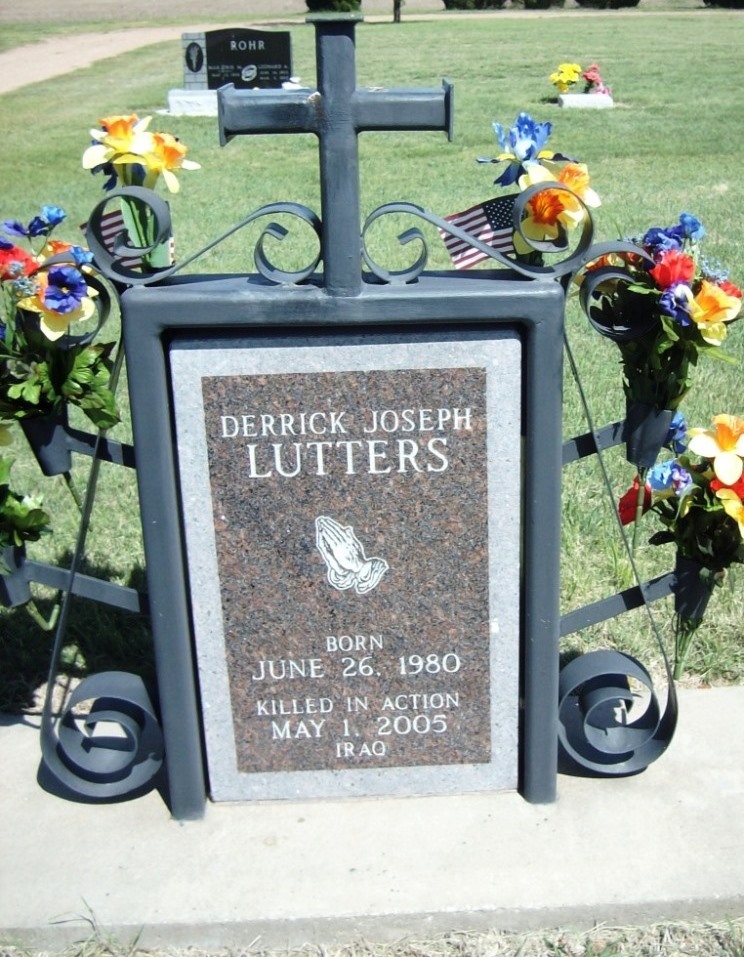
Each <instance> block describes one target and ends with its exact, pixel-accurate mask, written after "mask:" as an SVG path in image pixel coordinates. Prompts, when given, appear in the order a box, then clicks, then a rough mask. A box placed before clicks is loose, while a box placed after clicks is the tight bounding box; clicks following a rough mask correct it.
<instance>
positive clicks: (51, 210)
mask: <svg viewBox="0 0 744 957" xmlns="http://www.w3.org/2000/svg"><path fill="white" fill-rule="evenodd" d="M41 218H42V219H43V220H44V222H45V223H47V224H48V226H49V227H50V229H54V227H55V226H59V224H60V223H61V222H63V221H64V220H65V219H67V213H66V212H65V211H64V209H60V208H59V206H42V207H41Z"/></svg>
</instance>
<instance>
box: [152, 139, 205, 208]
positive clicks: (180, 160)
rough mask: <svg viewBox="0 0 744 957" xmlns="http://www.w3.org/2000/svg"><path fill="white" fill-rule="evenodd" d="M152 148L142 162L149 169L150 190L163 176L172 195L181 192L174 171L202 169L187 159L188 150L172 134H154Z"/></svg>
mask: <svg viewBox="0 0 744 957" xmlns="http://www.w3.org/2000/svg"><path fill="white" fill-rule="evenodd" d="M151 140H152V143H151V146H152V148H151V149H150V150H149V151H148V152H147V153H145V154H144V155H143V157H142V161H143V162H144V165H145V166H146V168H147V175H146V177H145V185H146V186H148V187H149V188H152V186H153V185H154V183H155V180H156V179H157V178H158V176H160V175H162V177H163V180H164V182H165V185H166V186H167V187H168V189H169V190H170V192H171V193H177V192H178V191H179V189H180V188H181V187H180V183H179V182H178V179H177V178H176V175H175V173H174V172H173V171H174V170H177V169H201V167H200V166H199V164H198V163H195V162H194V161H193V160H188V159H186V158H185V156H186V152H187V148H186V146H184V144H183V143H180V142H179V141H178V140H177V139H176V138H175V136H171V134H170V133H153V134H152V136H151Z"/></svg>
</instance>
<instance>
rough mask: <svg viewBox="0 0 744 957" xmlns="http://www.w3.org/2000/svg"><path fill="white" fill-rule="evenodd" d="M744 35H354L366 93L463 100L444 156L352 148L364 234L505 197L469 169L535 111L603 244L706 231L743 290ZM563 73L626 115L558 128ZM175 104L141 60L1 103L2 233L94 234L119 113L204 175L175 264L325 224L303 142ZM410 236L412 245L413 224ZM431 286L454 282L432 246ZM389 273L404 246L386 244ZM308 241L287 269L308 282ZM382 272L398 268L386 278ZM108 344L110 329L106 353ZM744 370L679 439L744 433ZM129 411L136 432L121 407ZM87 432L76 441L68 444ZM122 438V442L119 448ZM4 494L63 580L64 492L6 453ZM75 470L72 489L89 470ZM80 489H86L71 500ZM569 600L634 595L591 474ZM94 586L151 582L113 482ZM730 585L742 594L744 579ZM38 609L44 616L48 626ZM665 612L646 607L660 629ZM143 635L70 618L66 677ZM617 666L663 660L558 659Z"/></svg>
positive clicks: (726, 615)
mask: <svg viewBox="0 0 744 957" xmlns="http://www.w3.org/2000/svg"><path fill="white" fill-rule="evenodd" d="M291 32H292V49H293V60H294V71H295V72H296V73H297V74H298V75H299V76H300V77H301V78H302V79H303V80H304V81H305V82H307V83H309V84H313V83H314V76H315V65H314V42H313V32H312V30H311V28H310V27H308V26H306V25H304V24H303V25H298V26H296V27H293V28H292V30H291ZM743 41H744V19H743V18H742V15H741V14H740V13H737V12H735V11H723V10H701V11H699V12H690V11H685V12H683V13H675V12H673V11H670V12H669V13H667V14H666V15H665V16H663V17H659V16H649V17H648V18H644V17H643V16H640V15H633V16H627V17H626V16H623V13H622V12H607V13H603V14H592V15H589V16H580V15H577V14H576V13H574V12H571V15H570V16H566V17H565V18H561V17H552V18H540V17H525V18H520V19H516V18H508V19H507V18H504V19H499V18H497V17H496V18H493V19H489V20H476V19H468V18H467V17H464V16H463V17H460V18H458V19H456V20H444V19H442V20H437V21H434V22H417V23H414V22H406V21H405V19H404V22H403V23H402V24H400V25H397V26H396V25H393V24H388V23H384V24H363V25H361V26H360V27H359V28H358V30H357V66H358V74H359V83H360V85H370V86H387V87H393V86H394V87H422V86H423V87H438V86H439V85H440V82H441V78H442V77H443V76H446V77H448V78H449V79H450V80H452V81H453V82H454V84H455V138H454V142H452V143H448V142H447V141H446V139H445V137H444V136H443V135H442V134H436V133H374V134H365V135H363V136H362V137H361V163H362V168H361V180H362V207H363V208H362V214H363V216H364V215H366V214H367V213H369V212H370V211H371V210H372V209H374V208H375V207H376V206H378V205H379V204H380V203H383V202H386V201H392V200H408V201H412V202H415V203H417V204H419V205H421V206H424V207H426V208H428V209H430V210H432V211H433V212H435V213H438V214H440V215H446V214H447V213H450V212H453V211H455V210H456V209H463V208H465V207H466V206H468V205H472V204H473V203H475V202H476V201H478V200H481V199H487V198H489V197H491V196H494V195H497V193H498V187H493V186H492V181H493V175H494V169H495V167H490V166H482V165H478V164H477V163H476V158H477V157H482V156H492V155H494V154H495V153H496V152H497V151H498V147H497V143H496V139H495V137H494V136H493V133H492V131H491V123H492V121H493V120H498V121H500V122H502V123H504V124H506V125H510V124H511V122H512V121H513V120H514V118H515V116H516V115H517V113H518V112H520V111H522V110H525V111H527V112H529V113H531V114H532V115H533V116H534V117H535V118H536V119H539V120H550V121H552V123H553V124H554V131H553V136H552V139H551V144H550V145H551V146H552V147H553V148H555V149H557V150H560V151H563V152H566V153H569V154H570V155H572V156H574V157H576V158H578V159H580V160H582V161H584V162H586V163H587V164H588V166H589V169H590V172H591V174H592V183H593V186H594V187H595V189H596V190H597V191H598V193H599V195H600V196H601V198H602V201H603V205H602V206H601V208H600V209H599V210H597V211H596V216H595V224H596V238H597V239H612V238H616V237H618V236H621V235H638V234H641V233H643V232H644V231H645V230H646V229H647V228H648V227H650V226H652V225H662V226H663V225H668V224H671V223H672V222H675V221H676V220H677V217H678V215H679V213H680V212H681V211H683V210H687V211H689V212H692V213H694V214H695V215H697V216H698V217H699V218H700V219H701V220H702V221H703V222H704V224H705V227H706V229H707V232H708V237H707V240H706V249H707V253H708V255H709V256H710V257H713V258H719V259H720V260H722V261H723V262H724V263H725V264H726V265H727V266H728V267H730V269H731V278H732V280H733V281H735V282H738V283H739V284H741V283H742V282H744V246H743V242H742V231H741V225H740V224H741V223H742V222H743V221H744V182H743V177H742V166H741V159H740V157H741V146H742V139H743V136H744V134H743V133H742V130H744V125H743V123H742V121H743V120H744V109H743V108H742V105H741V97H740V92H739V81H740V78H741V47H742V42H743ZM566 59H570V60H577V61H578V62H580V63H581V64H582V65H584V66H587V65H589V64H590V63H592V62H595V61H596V62H598V63H599V64H600V66H601V67H602V74H603V76H604V78H605V80H606V82H607V83H608V84H609V85H610V86H611V87H612V90H613V93H614V96H615V100H616V109H614V110H611V111H607V110H601V111H595V110H574V111H572V110H561V109H559V108H558V107H557V105H556V104H555V103H554V102H552V97H553V90H552V88H551V86H550V84H549V81H548V75H549V74H550V73H551V72H552V71H553V70H554V69H555V67H556V66H557V64H558V63H559V62H561V61H564V60H566ZM181 84H182V76H181V66H180V48H179V44H178V42H172V43H164V44H159V45H156V46H151V47H147V48H144V49H141V50H138V51H135V52H133V53H130V54H127V55H125V56H121V57H118V58H115V59H110V60H107V61H104V62H102V63H99V64H97V65H95V66H93V67H91V68H90V69H85V70H79V71H75V72H72V73H70V74H68V75H66V76H63V77H61V78H59V79H56V80H54V81H50V82H48V83H39V84H35V85H33V86H30V87H26V88H24V89H21V90H19V91H17V92H15V93H12V94H8V95H5V96H0V136H1V137H2V143H3V148H2V151H1V152H0V175H1V180H2V184H3V186H2V202H1V203H0V217H1V218H19V219H24V220H27V219H29V218H30V217H31V216H32V215H33V214H34V213H35V212H36V211H37V210H38V207H39V206H40V205H41V204H42V203H54V204H57V205H60V206H62V207H63V208H65V209H66V210H67V212H68V224H71V225H70V229H68V230H67V235H63V232H64V231H63V232H61V233H60V236H61V238H72V235H73V233H74V232H75V229H74V224H77V223H82V222H84V221H85V219H86V217H87V215H88V213H89V211H90V209H91V208H92V207H93V205H95V204H96V203H97V202H98V201H99V199H100V198H101V196H102V192H101V182H102V181H101V180H100V179H96V178H94V177H92V176H91V174H90V173H88V172H86V171H84V170H83V169H82V168H81V165H80V157H81V155H82V153H83V150H84V149H85V148H86V146H87V145H88V141H89V137H88V130H89V128H90V127H93V126H97V123H98V119H99V117H102V116H106V115H109V114H113V113H126V112H136V113H138V114H140V115H141V116H144V115H149V114H154V120H153V127H154V128H159V129H165V130H168V131H169V132H172V133H174V134H176V135H177V136H179V137H180V138H181V139H182V140H183V141H184V142H185V143H186V144H187V145H188V146H189V148H190V154H189V155H190V156H191V157H193V158H194V159H196V160H198V162H199V163H201V166H202V169H201V170H200V171H194V172H185V173H183V175H182V177H181V181H182V190H181V192H180V193H179V194H178V195H175V196H172V197H170V203H171V210H172V214H173V219H174V224H175V235H176V248H177V253H178V256H179V258H182V257H185V256H186V255H188V254H190V253H192V252H194V251H196V250H198V249H199V248H201V246H203V245H204V244H205V243H207V242H208V241H209V240H211V239H212V238H213V237H215V236H217V235H218V234H220V233H221V232H223V231H224V230H225V229H227V228H228V227H229V226H231V225H232V224H233V223H235V222H237V221H238V220H239V219H240V218H242V217H243V216H244V215H247V214H248V213H249V212H251V211H252V210H254V209H255V208H257V207H258V206H261V205H263V204H264V203H268V202H272V201H276V200H293V201H297V202H301V203H303V204H305V205H307V206H309V207H311V208H312V209H314V210H316V211H318V212H319V211H320V210H319V206H320V200H319V186H318V181H317V149H316V145H315V141H314V139H313V138H312V137H310V136H296V137H291V138H290V137H286V136H264V137H255V138H241V139H239V140H235V141H233V142H232V143H230V144H229V145H228V146H227V147H226V148H221V147H220V146H219V142H218V133H217V125H216V121H215V120H213V119H207V118H194V117H178V118H176V117H173V118H171V117H167V116H163V115H158V112H157V111H159V110H162V109H163V108H164V107H165V105H166V102H167V92H168V90H169V89H170V88H174V87H179V86H181ZM406 225H414V223H407V224H406ZM257 229H258V227H256V228H251V229H248V230H246V231H245V233H241V234H238V235H237V236H236V237H234V238H233V239H231V240H230V241H229V242H227V243H225V244H224V245H222V246H220V247H218V248H217V249H216V250H214V251H213V252H211V253H209V254H208V255H206V256H205V257H203V259H202V260H200V262H199V264H198V265H197V266H196V267H195V268H196V269H197V271H200V272H223V271H224V272H229V271H234V270H241V271H251V270H252V268H253V266H252V262H253V260H252V249H253V243H254V241H255V238H256V236H257ZM428 235H429V238H430V239H431V244H430V245H431V257H430V265H431V267H432V268H443V267H446V266H447V260H446V256H445V253H444V251H443V248H442V247H441V244H440V243H439V241H438V239H437V236H436V233H435V231H433V230H431V231H430V232H429V234H428ZM380 250H381V253H382V254H383V255H389V256H390V257H393V256H394V255H398V254H395V253H394V250H395V238H394V236H390V237H389V238H387V239H385V238H383V239H382V240H381V241H380ZM306 251H307V245H306V241H305V240H304V239H302V238H300V239H299V246H298V247H297V248H296V249H294V250H293V251H292V250H290V253H289V260H290V263H291V260H292V257H293V256H294V257H296V258H297V259H299V260H300V261H302V260H303V257H304V256H305V255H306ZM391 265H393V266H394V265H396V263H395V262H392V263H391ZM568 332H569V337H570V341H571V344H572V346H573V348H574V351H575V353H576V355H577V360H578V364H579V368H580V374H581V377H582V381H583V384H584V387H585V389H586V391H587V393H588V396H589V401H590V404H591V408H592V412H593V415H594V417H595V420H596V422H597V424H599V425H602V424H606V423H608V422H611V421H615V420H617V419H619V418H621V417H622V415H623V403H622V390H621V383H620V376H619V366H618V354H617V351H616V347H614V346H613V345H612V343H610V342H608V341H606V340H604V339H601V338H600V337H599V336H598V335H597V334H596V333H594V332H592V331H591V330H590V329H589V327H588V324H587V323H586V320H585V319H584V318H583V317H582V315H580V313H579V311H578V307H577V306H576V304H575V303H573V302H572V303H570V305H569V312H568ZM113 334H115V329H112V335H113ZM727 348H728V351H729V352H731V353H732V354H734V355H736V356H737V357H738V358H739V359H742V358H744V323H742V324H740V325H739V326H737V325H735V326H733V327H732V330H731V335H730V337H729V340H728V342H727ZM740 383H741V368H740V367H739V366H729V365H725V364H723V363H715V364H713V363H709V364H708V365H707V366H706V367H702V366H701V368H700V369H699V370H698V375H697V388H695V389H694V391H693V392H692V393H691V394H690V396H689V398H688V399H687V400H686V402H685V406H684V408H685V412H686V414H687V417H688V420H689V422H690V423H691V424H694V425H707V424H708V421H709V418H710V416H711V415H712V414H714V413H716V412H721V411H727V412H732V413H734V414H739V415H742V414H744V408H742V404H741V400H740ZM564 395H565V417H564V435H565V436H566V437H568V436H571V435H574V434H576V433H577V432H583V431H585V430H586V423H585V422H584V420H583V415H582V412H581V409H580V405H579V403H578V399H577V391H576V388H575V386H574V384H573V382H572V381H571V379H570V377H569V376H568V374H567V376H566V382H565V390H564ZM121 399H122V404H123V406H124V407H125V411H126V399H125V394H124V391H122V393H121ZM78 424H80V423H78ZM113 437H116V438H121V439H122V440H124V441H126V440H127V439H128V438H129V427H128V424H127V423H126V422H125V423H124V424H123V425H122V426H119V427H117V429H116V430H115V431H114V434H113ZM15 451H16V454H17V458H18V462H17V465H16V468H15V470H14V477H15V479H16V483H23V484H24V488H29V489H30V488H33V489H37V488H38V489H39V490H43V493H44V496H45V501H46V504H47V506H48V507H49V508H50V509H51V510H52V511H53V512H54V515H55V533H54V535H53V536H51V537H50V538H47V539H45V540H44V542H42V543H40V544H39V545H38V546H34V547H33V550H32V551H33V554H34V555H36V556H43V557H44V558H45V560H51V561H65V560H69V553H70V551H71V549H72V548H73V547H74V534H75V524H76V517H75V511H74V508H73V507H72V505H71V501H70V498H69V494H68V492H67V490H66V489H65V488H64V487H63V486H62V485H61V484H60V483H59V482H57V481H56V480H46V481H44V480H42V479H41V477H40V475H39V473H38V470H37V468H36V466H35V464H34V463H32V462H31V461H30V460H29V458H28V456H27V454H26V453H25V451H24V449H23V448H22V447H21V444H20V441H18V440H17V441H16V449H15ZM607 459H608V464H609V467H610V470H611V475H612V480H613V482H614V485H615V488H614V491H615V493H620V492H622V491H624V490H625V488H627V487H628V486H629V485H630V482H631V480H632V477H633V475H632V471H631V467H630V466H629V465H628V464H627V463H626V462H625V461H624V459H623V456H622V451H621V450H619V449H617V450H613V451H612V452H611V453H609V454H608V456H607ZM76 461H77V462H79V464H78V465H76V469H75V474H76V478H77V480H78V482H79V484H80V485H81V486H82V485H84V482H85V472H86V463H85V461H82V462H80V461H79V460H76ZM78 476H79V478H78ZM563 501H564V529H563V561H562V579H563V595H564V606H565V610H569V609H571V608H573V607H576V606H577V605H582V604H585V603H587V602H590V601H594V600H596V599H598V598H600V597H602V596H603V595H606V594H609V593H611V592H614V591H615V590H617V589H618V588H619V587H624V586H626V585H628V584H630V578H629V569H628V564H627V560H626V559H625V557H624V555H623V550H622V543H621V541H620V539H619V535H618V532H617V528H616V526H615V523H614V519H613V513H612V505H611V503H610V502H609V500H608V498H607V496H606V494H605V492H604V490H603V487H602V482H601V479H600V475H599V472H598V469H597V466H596V463H595V462H593V461H588V462H584V463H581V464H579V465H572V466H571V467H570V468H568V469H566V472H565V475H564V488H563ZM87 562H88V567H89V569H91V570H92V571H94V572H95V573H96V574H105V575H107V576H110V577H112V578H113V579H114V580H116V581H120V582H131V581H134V582H137V581H140V580H141V577H142V565H143V556H142V549H141V542H140V532H139V526H138V518H137V506H136V490H135V485H134V477H133V476H132V475H131V474H130V473H127V472H125V470H123V469H117V468H114V467H107V466H104V468H103V469H102V478H101V486H100V493H99V500H98V504H97V507H96V510H95V512H94V516H93V525H92V529H91V534H90V537H89V548H88V554H87ZM639 563H640V565H641V568H642V570H643V573H644V575H648V576H651V575H653V574H656V573H659V572H660V571H666V570H669V569H670V567H671V563H672V556H671V554H670V552H669V551H666V550H663V549H656V550H654V549H652V548H650V547H649V546H646V545H642V546H641V548H640V550H639ZM740 577H741V576H740ZM48 597H49V596H44V595H41V594H40V603H41V604H42V606H43V607H44V606H45V602H46V600H47V598H48ZM670 608H671V605H670V602H669V601H668V600H664V601H662V602H660V603H658V604H657V605H656V606H655V612H656V613H657V614H658V617H659V620H660V621H661V622H662V623H663V624H664V625H665V628H666V631H667V636H668V634H669V631H668V627H667V622H668V620H669V619H670V617H671V611H670ZM743 612H744V591H742V589H741V588H740V589H739V591H738V592H736V591H734V590H733V589H731V590H724V591H723V593H721V594H718V595H716V597H715V599H714V602H713V603H712V605H711V609H710V611H709V615H708V619H707V623H706V626H705V628H704V629H703V633H702V635H701V640H700V642H699V643H698V646H697V650H696V651H695V652H694V653H693V655H692V656H691V659H690V672H691V675H692V676H693V680H698V681H739V680H740V679H741V676H742V674H744V651H743V650H742V642H741V620H742V613H743ZM0 614H1V615H2V617H0V622H2V628H3V629H4V632H3V637H2V638H0V673H2V674H3V678H2V679H1V680H2V684H0V707H5V708H17V707H19V706H20V705H22V704H24V703H25V702H26V701H27V695H28V689H29V687H30V686H31V685H33V684H34V682H35V681H37V680H38V679H39V678H40V677H42V676H43V673H44V669H45V668H46V665H47V660H48V650H49V646H50V639H49V636H48V635H45V634H43V633H41V632H39V631H38V630H37V628H36V626H35V625H34V624H33V622H32V621H31V619H30V618H29V617H28V616H27V615H26V613H25V612H24V611H23V610H22V609H20V610H15V611H12V612H4V613H0ZM148 644H149V641H148V627H147V622H146V621H144V620H142V621H139V620H137V621H135V620H134V619H133V618H132V617H131V616H128V615H125V614H123V613H122V614H118V613H113V612H111V611H109V610H107V609H104V608H100V607H91V606H90V605H89V604H88V603H85V602H82V601H77V602H75V609H74V614H73V616H72V620H71V625H70V631H69V648H68V649H67V653H66V659H67V663H68V666H69V667H70V669H71V670H73V671H74V670H76V669H77V670H81V671H82V672H85V670H86V669H89V670H99V669H100V668H103V667H112V666H113V667H125V668H129V669H131V670H141V671H143V672H145V673H146V672H147V669H148V668H149V650H148ZM598 644H602V645H603V646H604V645H608V644H609V645H612V646H616V647H619V648H621V649H623V650H626V651H630V652H631V653H633V654H636V655H638V656H639V657H640V658H641V659H642V660H643V661H644V662H645V663H646V664H647V665H648V666H651V667H652V668H653V667H658V661H659V654H658V651H657V649H656V647H655V646H654V643H653V639H652V637H651V635H650V633H649V628H648V624H647V622H646V621H645V619H644V618H643V617H642V616H640V615H636V614H631V615H626V616H624V617H623V618H620V619H615V620H613V621H611V622H608V623H605V624H604V625H602V626H597V627H596V628H593V629H589V630H587V632H584V633H581V634H580V635H578V636H573V637H572V638H571V639H570V640H569V641H568V642H567V648H573V647H594V646H596V645H598Z"/></svg>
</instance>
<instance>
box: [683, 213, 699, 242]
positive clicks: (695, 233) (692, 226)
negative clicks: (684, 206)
mask: <svg viewBox="0 0 744 957" xmlns="http://www.w3.org/2000/svg"><path fill="white" fill-rule="evenodd" d="M679 223H680V226H681V227H682V228H683V229H684V231H685V236H686V237H687V238H688V239H689V240H691V241H692V242H693V243H697V242H699V241H700V240H701V239H702V238H703V236H705V227H704V226H703V224H702V223H701V222H700V220H699V219H698V218H697V217H696V216H693V215H692V213H682V214H681V215H680V217H679Z"/></svg>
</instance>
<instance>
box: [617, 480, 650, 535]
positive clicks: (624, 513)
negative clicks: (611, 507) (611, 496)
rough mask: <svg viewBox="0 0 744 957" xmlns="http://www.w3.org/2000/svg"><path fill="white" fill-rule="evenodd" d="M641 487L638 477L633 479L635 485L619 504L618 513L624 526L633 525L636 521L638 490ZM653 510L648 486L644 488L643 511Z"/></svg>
mask: <svg viewBox="0 0 744 957" xmlns="http://www.w3.org/2000/svg"><path fill="white" fill-rule="evenodd" d="M640 487H641V480H640V479H639V478H638V476H637V475H636V477H635V478H634V479H633V485H632V486H631V487H630V488H629V489H628V491H627V492H626V493H625V495H623V497H622V498H621V499H620V501H619V502H618V503H617V511H618V515H619V516H620V521H621V522H622V523H623V525H631V524H632V523H633V522H634V521H635V517H636V511H637V509H638V489H639V488H640ZM650 508H651V489H650V488H649V486H648V485H646V486H645V487H644V495H643V511H644V512H647V511H648V510H649V509H650Z"/></svg>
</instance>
